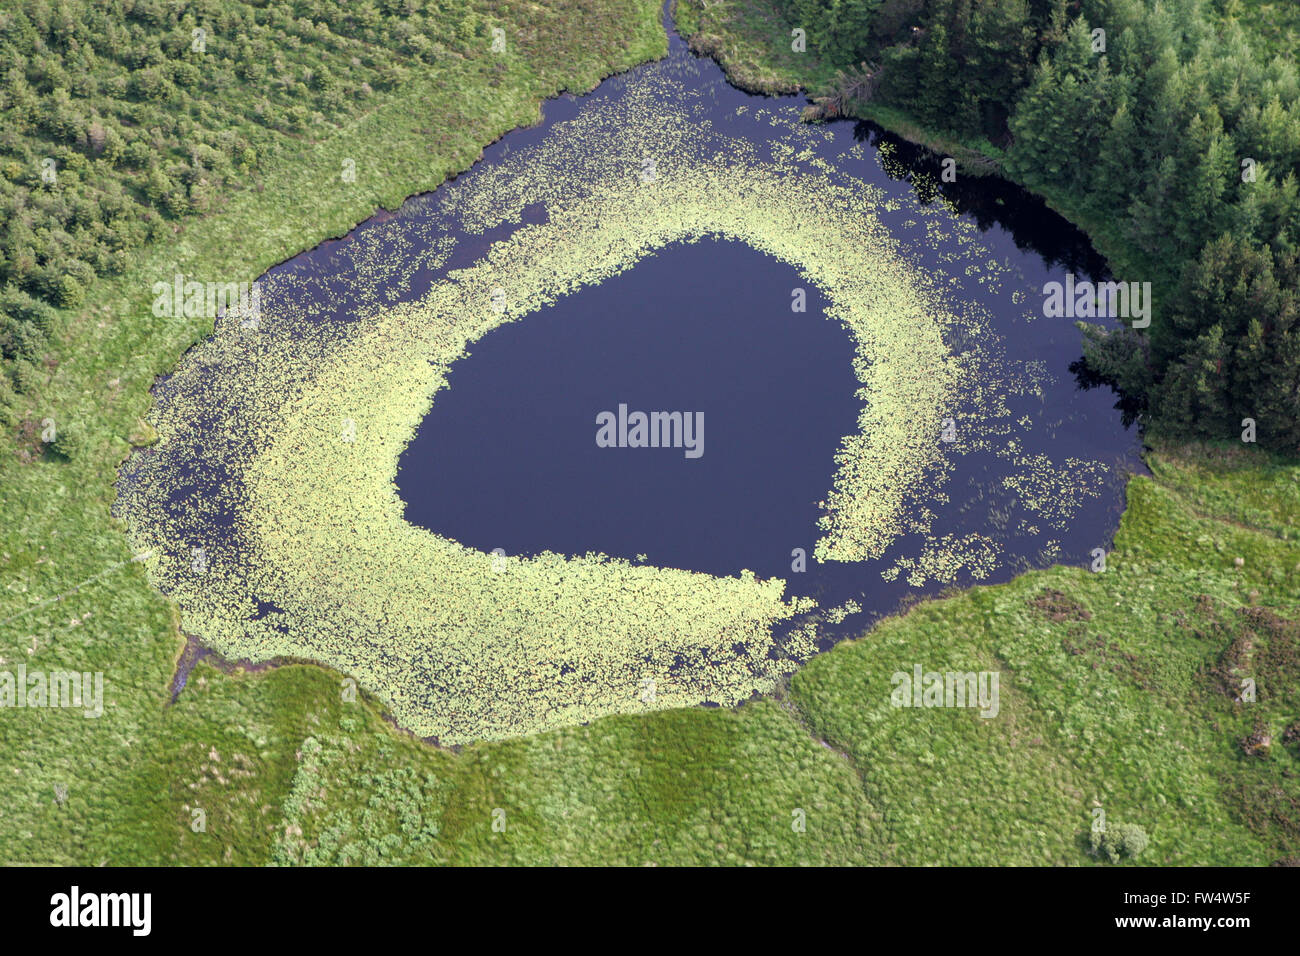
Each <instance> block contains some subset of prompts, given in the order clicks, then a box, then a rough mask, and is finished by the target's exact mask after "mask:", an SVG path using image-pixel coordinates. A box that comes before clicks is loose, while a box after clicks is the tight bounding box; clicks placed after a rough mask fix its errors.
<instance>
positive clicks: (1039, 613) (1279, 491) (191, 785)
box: [0, 3, 1300, 865]
mask: <svg viewBox="0 0 1300 956" xmlns="http://www.w3.org/2000/svg"><path fill="white" fill-rule="evenodd" d="M601 9H602V10H604V11H606V12H607V14H608V16H609V19H608V20H606V21H603V22H604V23H605V27H604V28H603V33H601V35H603V36H605V37H606V38H607V39H608V41H609V42H607V43H605V44H603V45H602V44H598V43H594V42H593V40H592V30H591V29H590V27H589V25H588V26H585V27H584V29H576V27H574V26H573V24H569V25H568V27H567V28H566V25H565V23H564V22H559V23H557V24H556V32H555V34H554V36H553V37H552V38H551V40H550V43H551V46H550V47H548V46H547V44H545V43H543V44H541V45H540V46H539V49H550V50H551V52H550V53H548V54H547V55H546V56H545V58H544V59H543V60H540V61H538V62H531V63H519V64H516V65H515V66H514V67H512V69H515V70H517V71H518V72H517V74H515V75H512V76H511V77H510V78H509V81H508V82H503V83H501V84H500V86H498V87H491V86H490V83H489V81H490V77H487V76H484V75H483V74H481V73H478V72H476V71H475V67H474V66H473V65H472V64H462V65H460V66H458V67H457V69H458V70H459V69H463V70H464V71H465V72H464V73H458V74H456V75H455V76H447V75H442V74H432V75H430V76H426V77H424V78H422V80H421V81H420V82H419V83H416V84H412V85H411V86H410V87H409V88H405V89H402V90H400V91H399V92H398V94H396V95H395V96H394V97H392V98H391V99H387V100H384V101H383V102H382V103H380V105H379V106H378V107H377V109H376V110H375V111H374V112H372V113H370V114H368V115H366V116H364V117H361V118H359V119H358V120H357V121H356V122H355V124H353V125H352V126H349V127H346V128H345V129H343V130H341V131H339V132H337V133H335V134H332V135H331V136H330V137H329V138H328V139H325V140H322V141H321V142H318V143H304V144H303V145H302V148H301V150H300V151H298V152H296V153H294V154H293V155H289V154H286V155H284V156H282V157H278V158H277V159H276V161H275V163H274V164H272V166H271V167H269V168H268V171H267V172H266V173H265V174H264V175H263V176H262V178H261V180H260V181H259V182H258V183H257V184H256V185H255V186H251V187H250V188H249V189H247V190H244V191H242V192H240V193H238V194H234V195H232V196H231V198H230V201H229V203H228V204H227V205H226V207H225V208H224V209H222V210H221V211H220V213H217V214H213V215H211V216H209V217H207V218H204V219H200V220H189V221H187V222H186V223H185V224H184V227H183V230H182V231H180V232H178V233H177V234H176V236H175V239H174V242H172V243H169V244H167V245H166V246H165V247H157V248H155V249H152V250H149V251H148V252H147V254H146V255H144V256H142V258H141V261H140V263H139V264H138V265H137V266H136V267H134V268H133V271H132V272H131V273H130V274H129V275H128V276H125V277H122V278H121V279H119V280H117V281H114V282H111V283H110V282H101V283H97V284H96V286H95V289H94V294H93V295H92V297H91V299H90V304H89V305H88V306H87V307H85V308H84V309H82V310H81V311H80V312H79V313H77V314H76V315H73V316H69V317H68V318H69V322H68V323H67V326H66V331H65V334H64V337H63V340H62V349H61V352H62V354H63V355H64V356H66V358H65V360H64V361H63V362H62V363H61V364H59V366H58V367H57V368H55V369H52V370H49V371H48V380H47V381H46V382H45V383H44V387H43V390H42V391H41V401H40V402H39V403H37V404H34V405H33V406H32V407H31V408H30V409H29V410H28V411H29V415H30V416H31V417H34V418H38V419H39V418H40V417H43V416H44V415H45V414H51V415H58V416H60V417H61V418H65V419H69V420H72V421H75V422H77V423H78V424H79V425H81V426H82V430H83V433H84V435H85V437H86V441H87V446H86V448H85V449H84V450H83V451H82V452H81V453H79V454H78V455H77V456H75V457H74V458H73V459H72V460H71V461H61V460H57V459H55V458H54V457H52V456H49V457H38V458H36V459H34V460H32V461H29V462H24V461H23V460H22V459H20V457H19V456H18V455H16V454H7V455H5V456H4V459H3V463H2V464H0V508H3V513H4V514H5V516H6V519H7V520H6V522H5V524H4V527H3V529H0V562H3V563H2V564H0V576H2V579H3V581H4V584H5V586H6V590H5V592H4V593H3V595H0V597H2V598H3V600H2V601H0V620H4V619H7V618H9V617H10V616H11V615H15V614H22V616H21V617H19V618H17V619H16V620H9V621H7V622H6V623H4V624H2V625H0V656H2V657H3V658H4V661H3V663H2V664H0V667H3V668H12V667H14V666H15V665H16V664H17V663H18V662H23V663H26V664H27V666H28V667H29V668H35V667H42V668H45V669H55V668H59V667H76V668H77V669H79V670H92V671H93V670H103V671H104V672H105V678H106V684H107V686H106V692H105V697H106V704H107V705H108V710H107V713H106V714H105V716H104V717H102V718H100V719H98V720H87V719H84V718H83V717H82V716H80V714H79V713H74V712H69V711H60V710H41V711H36V710H22V711H18V710H8V711H3V712H0V748H2V749H3V752H4V753H5V754H6V755H8V759H7V760H6V761H4V765H3V767H0V773H3V778H2V779H3V784H0V837H3V839H4V843H5V848H6V849H5V859H7V860H8V861H10V862H53V863H86V864H97V863H101V862H108V863H114V864H141V863H185V864H223V863H225V864H231V863H248V864H258V863H268V862H284V863H299V862H307V863H324V862H352V863H363V862H391V863H509V862H516V863H517V862H529V863H532V862H566V863H576V862H581V863H602V862H608V863H618V864H645V863H650V864H654V863H821V862H838V863H863V864H869V863H993V864H1005V863H1026V864H1048V863H1064V864H1084V863H1088V862H1091V861H1092V859H1093V858H1092V857H1090V856H1089V855H1088V854H1087V852H1086V849H1085V847H1086V835H1087V831H1088V828H1089V825H1090V823H1091V820H1092V811H1093V810H1094V809H1095V808H1096V807H1098V806H1100V807H1101V808H1102V809H1104V810H1105V812H1106V814H1107V818H1108V820H1109V821H1111V822H1112V823H1136V824H1139V825H1141V826H1142V827H1143V828H1144V829H1145V830H1146V832H1147V833H1148V834H1149V835H1150V838H1151V845H1150V847H1149V849H1148V850H1147V851H1146V853H1145V854H1144V855H1143V856H1142V857H1141V858H1140V860H1139V861H1138V862H1140V863H1182V864H1215V863H1220V864H1222V863H1244V864H1256V865H1262V864H1267V863H1270V862H1273V861H1275V860H1279V859H1284V858H1295V857H1297V856H1300V832H1298V831H1300V826H1298V822H1297V821H1298V820H1300V814H1298V813H1297V806H1300V784H1298V783H1297V781H1300V773H1298V771H1300V766H1298V762H1300V753H1298V752H1297V744H1296V743H1295V742H1289V737H1288V732H1287V729H1288V728H1290V727H1293V726H1295V725H1296V722H1297V719H1298V718H1300V663H1298V661H1300V636H1298V635H1297V625H1296V623H1295V622H1296V621H1297V619H1300V608H1298V605H1300V542H1298V541H1297V532H1296V531H1295V527H1296V526H1297V524H1298V523H1300V522H1298V521H1297V518H1298V517H1300V501H1298V498H1300V468H1297V467H1296V466H1295V465H1294V464H1289V463H1282V462H1278V461H1276V460H1273V459H1270V458H1267V457H1266V456H1264V455H1262V454H1259V453H1257V452H1254V451H1253V450H1248V449H1244V448H1240V447H1227V446H1225V447H1220V448H1201V447H1196V448H1178V447H1161V448H1158V449H1157V450H1156V451H1155V452H1154V453H1153V454H1152V456H1151V457H1150V464H1151V467H1152V470H1153V473H1154V477H1152V478H1137V479H1134V480H1133V481H1132V482H1131V483H1130V485H1129V489H1128V498H1129V508H1128V511H1127V512H1126V514H1125V516H1124V518H1123V522H1122V525H1121V528H1120V531H1119V533H1118V536H1117V538H1116V542H1115V550H1114V551H1113V552H1112V553H1111V554H1110V556H1109V559H1108V567H1107V570H1106V571H1105V572H1104V573H1100V574H1093V573H1091V572H1089V571H1085V570H1081V569H1076V568H1052V569H1048V570H1044V571H1037V572H1031V573H1029V574H1025V575H1023V576H1021V577H1019V578H1017V579H1016V580H1014V581H1012V582H1010V583H1008V584H1005V585H1000V586H996V587H986V588H977V589H973V590H971V591H967V592H963V593H961V594H959V595H956V596H954V597H950V598H947V599H944V600H941V601H929V602H925V603H923V604H920V605H918V606H917V607H915V608H913V609H912V610H911V611H910V612H908V613H907V614H906V615H904V616H901V617H896V618H892V619H889V620H887V621H885V622H883V623H881V624H880V625H879V626H878V627H876V628H875V629H873V630H872V631H871V632H870V633H868V634H867V635H864V636H863V637H862V638H861V639H859V640H857V641H854V642H851V643H846V644H843V645H840V646H839V647H837V648H836V649H834V650H833V651H831V652H829V653H827V654H824V655H822V656H820V657H818V658H816V659H814V660H813V661H812V662H811V663H810V664H809V665H808V666H807V667H806V668H804V670H803V671H801V672H800V673H799V674H798V675H796V676H795V678H794V679H793V680H792V682H791V684H790V687H789V688H788V690H787V691H785V692H783V693H781V694H779V695H777V697H776V698H775V699H771V700H760V701H756V702H754V703H751V704H748V705H746V706H743V707H741V708H738V709H736V710H731V711H721V710H710V709H702V708H701V709H693V710H679V711H667V712H661V713H657V714H653V715H647V716H643V717H611V718H606V719H602V720H599V721H596V722H594V723H592V724H590V725H588V726H583V727H574V728H570V729H566V730H561V731H554V732H550V733H546V734H540V735H535V736H530V737H526V738H521V739H516V740H510V741H505V742H499V743H487V744H478V745H474V746H470V747H467V748H465V749H464V750H462V751H459V752H452V751H447V750H440V749H438V748H435V747H431V746H429V745H426V744H424V743H422V742H420V741H418V740H415V739H413V738H411V737H410V736H409V735H407V734H405V733H403V732H401V731H399V730H397V729H396V728H394V727H392V726H391V725H390V724H389V723H388V722H387V721H386V720H385V719H384V717H383V716H382V714H381V713H380V711H379V709H378V708H377V707H376V706H375V704H374V703H373V702H372V701H368V700H366V699H364V698H361V699H358V700H355V701H349V700H347V699H345V696H346V695H345V694H344V693H343V691H344V689H345V688H344V685H343V683H342V680H341V678H340V676H339V675H337V674H334V673H332V672H329V671H326V670H324V669H322V668H319V667H315V666H309V665H300V664H299V665H288V666H283V667H279V668H273V669H269V670H265V671H260V672H256V673H243V672H239V671H238V670H236V671H233V672H230V673H227V672H226V671H224V670H222V669H220V668H218V667H214V666H212V665H210V664H208V663H200V664H199V666H198V667H196V668H195V670H194V672H193V673H192V675H191V678H190V682H189V685H188V686H187V687H186V689H185V691H184V692H183V693H182V694H181V696H180V698H179V700H178V701H177V703H176V704H175V705H170V706H169V705H168V696H169V694H168V682H169V680H170V677H171V674H172V671H173V667H174V663H175V660H176V657H177V655H178V653H179V650H180V647H181V642H180V638H179V635H178V633H177V630H176V619H175V615H174V612H173V610H172V609H171V608H170V606H169V605H168V604H167V602H166V601H165V600H164V599H163V598H162V597H161V596H159V595H158V594H156V593H155V592H153V591H152V590H151V589H150V588H149V586H148V584H147V582H146V581H145V579H144V575H143V572H142V569H141V568H140V567H139V565H137V564H133V563H129V559H130V557H131V555H130V552H129V550H128V549H127V546H126V542H125V538H124V537H123V535H122V533H121V530H120V528H118V527H116V526H115V525H114V523H113V522H112V521H111V520H110V518H109V516H108V508H109V504H110V502H111V499H112V489H111V483H112V481H113V476H114V469H115V466H116V464H117V463H118V461H119V460H120V459H121V457H122V455H123V454H125V452H126V450H127V449H128V447H129V438H130V436H131V435H132V434H133V433H138V432H139V431H140V424H139V419H140V418H141V416H142V415H143V414H144V412H145V410H146V408H147V406H148V401H149V400H148V395H147V389H148V387H149V385H150V384H151V383H152V381H153V377H154V376H155V375H156V374H158V373H161V372H165V371H167V370H168V369H170V368H171V367H172V366H173V365H174V363H175V361H176V358H177V356H178V354H179V352H180V351H181V350H182V349H184V348H185V347H186V346H187V345H188V344H190V343H191V342H193V341H195V340H196V339H198V338H200V337H202V336H203V335H204V334H205V332H206V331H207V329H206V327H205V326H204V324H203V323H201V322H191V323H185V322H170V321H168V322H164V321H160V320H155V319H153V318H152V317H151V316H149V314H148V301H149V296H148V290H149V285H150V284H151V282H152V281H154V280H155V276H156V275H157V273H158V272H159V271H160V270H161V271H163V272H164V273H165V274H170V272H171V271H174V269H175V266H174V265H173V263H174V262H180V263H182V266H181V268H183V269H184V270H187V271H192V272H194V273H196V274H197V275H199V276H200V277H202V276H209V275H217V276H222V277H225V276H232V277H233V276H244V277H247V278H249V279H251V278H253V277H255V276H256V275H257V274H259V273H260V272H261V271H262V270H264V269H265V268H266V267H267V266H268V265H270V264H272V263H274V262H276V261H279V260H281V259H283V258H286V257H288V256H290V255H292V254H293V253H295V252H297V251H299V250H300V249H302V248H305V247H309V246H311V245H313V244H314V243H315V242H316V241H318V240H319V239H321V238H324V237H325V236H328V235H331V234H338V233H341V232H343V231H344V230H346V229H347V228H348V227H349V226H350V225H352V224H353V223H355V222H356V221H358V220H360V219H362V218H364V217H365V216H366V215H367V214H369V212H370V211H371V210H372V209H373V207H374V205H376V204H386V205H389V206H392V205H395V204H396V203H397V202H398V201H399V200H400V199H401V198H402V197H403V196H404V195H407V194H409V193H411V192H415V191H419V190H421V189H428V188H432V187H433V186H434V185H436V184H437V182H438V181H440V180H441V178H442V177H443V176H444V175H445V174H446V173H447V172H448V171H451V170H455V169H459V168H463V167H464V166H465V165H467V164H468V163H469V162H471V161H472V160H473V158H474V157H475V156H476V155H477V154H478V150H479V148H480V147H481V145H482V143H484V142H487V141H488V140H490V139H492V138H494V137H495V136H496V135H499V134H500V133H501V132H504V130H505V129H507V128H509V127H510V126H512V125H515V124H516V123H519V122H526V121H529V120H531V119H532V118H534V117H535V116H536V111H537V98H538V97H540V96H542V95H544V94H546V93H547V92H549V91H553V90H556V89H560V88H566V87H567V88H573V89H581V88H585V87H586V86H590V85H591V84H593V83H594V82H595V81H596V80H597V78H598V77H599V76H600V75H601V74H602V73H603V72H606V71H608V70H610V69H614V68H617V67H620V66H625V65H627V64H630V63H632V62H635V61H636V60H638V59H643V58H645V57H648V56H653V55H656V54H658V53H660V52H662V49H663V43H662V36H661V34H659V33H658V27H657V14H658V9H657V7H656V6H655V5H654V4H652V3H637V4H635V5H628V4H617V3H611V4H609V5H607V6H602V7H601ZM574 16H577V14H574ZM590 16H591V15H590V14H589V13H586V12H584V13H583V14H582V18H583V23H584V24H589V23H590ZM503 90H510V92H504V91H503ZM433 127H437V128H439V129H441V130H443V131H444V132H447V131H451V134H452V136H453V137H454V142H451V143H448V142H447V141H446V140H444V141H443V142H442V143H439V144H431V142H430V139H429V137H428V135H427V134H426V133H424V132H422V130H427V129H430V128H433ZM376 143H382V144H383V147H382V149H376V148H375V144H376ZM348 157H354V158H358V160H359V161H358V170H359V173H361V174H362V175H359V177H358V182H357V183H356V184H355V187H354V188H350V189H344V188H342V185H341V184H339V183H337V182H336V180H337V171H338V169H339V168H340V164H341V161H342V159H343V158H348ZM29 447H30V446H29ZM1237 558H1241V559H1242V560H1241V563H1240V565H1239V564H1238V563H1237V561H1236V559H1237ZM123 562H126V563H123ZM96 575H101V576H99V577H95V576H96ZM92 578H93V580H90V581H89V582H88V583H85V584H84V586H82V587H81V588H80V589H79V590H74V589H75V588H77V586H78V585H79V584H81V583H82V582H86V581H87V579H92ZM60 596H62V597H61V599H59V600H54V599H55V598H59V597H60ZM45 602H50V603H45ZM913 663H920V664H922V665H924V666H926V667H927V668H932V669H936V670H947V669H950V668H951V669H955V670H996V671H998V672H999V673H1000V687H1001V691H1002V699H1001V713H1000V714H999V716H998V717H997V718H994V719H992V720H982V719H981V718H979V717H978V716H977V715H976V714H975V713H974V712H973V711H970V710H946V709H935V710H911V709H907V710H901V709H894V708H892V707H891V706H890V704H889V693H890V690H891V683H890V675H891V674H892V673H893V672H894V671H897V670H909V669H910V667H911V665H912V664H913ZM1242 677H1253V678H1254V679H1255V680H1256V682H1257V685H1258V688H1259V696H1258V700H1257V701H1256V702H1254V703H1237V702H1235V700H1234V699H1233V695H1234V694H1235V693H1236V691H1237V688H1238V687H1239V684H1240V679H1241V678H1242ZM1260 734H1266V735H1267V736H1268V738H1269V740H1270V743H1269V744H1268V745H1267V746H1265V747H1260V746H1257V745H1256V743H1252V742H1251V738H1252V736H1253V735H1254V736H1255V740H1256V741H1258V740H1259V739H1260V738H1259V736H1258V735H1260ZM195 810H202V811H203V815H204V823H205V826H204V827H203V828H202V829H196V827H195V822H196V818H195V816H194V811H195ZM495 810H501V811H503V812H504V817H500V816H495V817H494V811H495ZM796 811H803V818H804V820H805V821H806V826H805V828H804V832H797V831H796V830H795V829H794V828H793V827H792V823H793V822H795V820H796V819H798V817H797V816H796ZM494 819H503V820H504V829H503V830H496V829H494V828H493V821H494Z"/></svg>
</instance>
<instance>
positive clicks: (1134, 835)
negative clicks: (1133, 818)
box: [1090, 823, 1151, 863]
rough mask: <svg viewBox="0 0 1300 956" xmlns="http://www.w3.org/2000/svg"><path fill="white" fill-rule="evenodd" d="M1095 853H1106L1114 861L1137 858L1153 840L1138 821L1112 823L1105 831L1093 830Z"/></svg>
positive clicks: (1092, 840)
mask: <svg viewBox="0 0 1300 956" xmlns="http://www.w3.org/2000/svg"><path fill="white" fill-rule="evenodd" d="M1090 842H1091V845H1092V852H1093V854H1094V855H1100V854H1102V853H1104V854H1105V855H1106V857H1107V859H1109V860H1110V862H1112V863H1118V862H1119V861H1120V860H1121V859H1122V858H1126V859H1130V860H1132V859H1136V858H1137V857H1138V856H1140V855H1141V854H1142V851H1143V850H1145V849H1146V848H1147V845H1148V844H1149V843H1150V842H1151V841H1150V839H1149V838H1148V837H1147V832H1146V831H1145V830H1143V829H1142V828H1141V827H1140V826H1138V825H1137V824H1136V823H1112V824H1110V825H1109V826H1107V827H1106V829H1105V830H1104V831H1102V832H1101V833H1098V832H1096V831H1093V833H1092V837H1091V841H1090Z"/></svg>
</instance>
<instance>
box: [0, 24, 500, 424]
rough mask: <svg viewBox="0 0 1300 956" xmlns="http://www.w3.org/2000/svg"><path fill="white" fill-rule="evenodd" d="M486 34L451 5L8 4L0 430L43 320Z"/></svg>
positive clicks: (2, 130)
mask: <svg viewBox="0 0 1300 956" xmlns="http://www.w3.org/2000/svg"><path fill="white" fill-rule="evenodd" d="M488 36H489V26H488V23H487V22H486V20H485V19H484V17H483V16H482V14H481V13H479V12H476V10H475V9H474V7H473V6H472V5H471V4H469V3H466V2H453V0H427V2H426V0H356V2H348V3H337V2H333V0H295V2H292V3H272V2H266V0H262V2H256V0H180V2H168V0H10V2H8V3H6V4H5V5H4V8H3V9H0V77H3V82H0V355H2V356H3V359H4V362H3V366H4V368H3V371H4V373H5V374H3V375H0V417H3V418H6V419H8V418H11V417H12V413H11V412H10V411H9V409H10V407H11V406H12V404H13V403H12V398H13V395H12V393H13V392H14V391H23V390H24V389H27V388H29V387H30V384H31V382H32V381H33V380H34V378H35V376H36V374H37V369H38V367H39V364H40V362H41V361H42V359H43V356H44V353H45V351H46V349H47V346H48V341H47V335H48V333H49V331H50V327H51V322H52V321H53V319H52V317H53V315H54V312H53V309H52V308H51V307H52V306H58V307H70V306H76V305H78V304H79V303H80V302H81V301H82V299H83V297H84V295H85V293H86V289H87V287H88V286H89V284H90V283H91V282H92V281H93V280H94V278H95V277H96V276H97V275H112V274H116V273H119V272H122V271H123V270H124V269H125V268H126V267H127V265H128V263H129V259H130V255H131V252H132V250H133V249H135V248H137V247H139V246H140V245H142V244H143V243H146V242H149V241H151V240H155V239H158V238H160V237H163V236H167V235H170V234H171V231H172V224H171V221H172V220H176V219H178V218H181V217H185V216H189V215H195V214H202V213H204V212H206V211H208V210H210V209H212V208H214V206H215V205H218V204H219V203H220V201H221V196H222V194H223V192H224V191H225V190H227V189H230V188H238V187H239V186H240V185H241V184H242V183H244V182H246V180H247V178H248V176H249V174H250V173H251V172H252V171H254V170H256V169H257V167H258V166H259V163H262V162H264V161H265V160H266V157H267V155H268V153H270V152H271V151H273V150H274V149H276V148H277V147H278V146H279V145H280V144H281V143H283V142H286V141H289V140H291V139H294V138H299V137H302V136H304V135H311V134H312V133H313V132H315V131H317V130H319V129H320V128H321V127H323V126H328V125H329V124H331V123H334V122H337V121H338V120H340V119H341V118H343V117H344V116H346V115H348V114H349V113H352V112H355V111H357V110H359V109H363V108H365V103H366V100H367V99H368V98H370V97H371V96H373V95H374V93H375V91H377V90H383V89H386V88H390V87H393V86H395V85H397V84H399V83H401V82H402V80H403V78H404V77H405V76H407V75H408V74H409V72H410V71H412V70H416V69H419V68H420V66H421V65H422V64H425V63H433V62H435V61H437V60H439V59H441V58H444V57H458V56H461V55H462V53H463V52H464V50H465V48H466V46H467V44H469V43H470V42H474V43H477V44H482V43H484V42H486V41H485V40H484V38H486V37H488Z"/></svg>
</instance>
